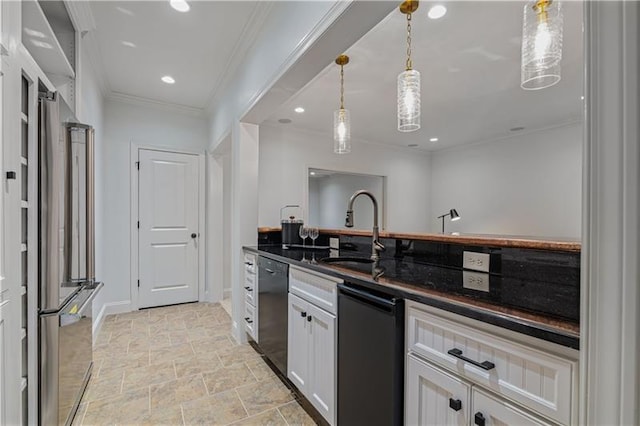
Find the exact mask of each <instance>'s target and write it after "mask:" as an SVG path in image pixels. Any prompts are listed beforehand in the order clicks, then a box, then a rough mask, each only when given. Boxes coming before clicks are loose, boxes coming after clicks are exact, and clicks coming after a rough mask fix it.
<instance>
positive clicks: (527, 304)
mask: <svg viewBox="0 0 640 426" xmlns="http://www.w3.org/2000/svg"><path fill="white" fill-rule="evenodd" d="M330 236H331V235H330V234H322V235H320V237H319V238H318V239H317V240H316V245H318V246H328V245H329V237H330ZM339 238H340V254H341V255H342V256H344V255H346V254H347V253H349V255H350V254H353V256H359V257H368V256H369V255H370V253H371V238H370V237H363V236H345V235H341V236H339ZM381 241H382V243H383V244H384V245H385V246H386V251H385V252H383V253H381V258H382V260H383V262H382V261H381V263H383V264H384V265H385V267H386V269H387V271H386V275H387V276H393V277H394V278H396V279H398V280H406V281H407V282H409V283H417V282H420V285H421V286H423V287H425V288H433V289H436V290H437V289H446V291H448V292H451V293H455V294H460V295H464V296H469V297H472V298H474V299H477V300H487V301H490V302H492V303H497V304H501V305H504V306H508V307H514V308H517V309H522V310H525V311H530V312H533V313H542V314H544V315H549V316H552V317H556V318H559V319H564V320H569V321H572V322H575V323H579V319H580V253H572V252H562V251H547V250H536V249H524V248H505V247H488V246H467V245H461V244H448V243H440V242H430V241H415V240H399V239H387V238H383V239H382V240H381ZM280 242H281V239H280V233H279V232H268V233H260V234H259V238H258V244H259V245H264V244H280ZM310 242H311V241H310V240H307V243H308V244H310ZM464 251H475V252H481V253H488V254H489V255H490V262H489V270H490V274H489V284H490V285H489V291H488V292H486V293H485V292H478V291H475V290H472V289H467V288H464V286H463V274H462V272H463V268H462V259H463V252H464ZM417 265H429V266H437V267H438V268H441V269H439V272H438V273H437V277H433V278H434V280H431V279H430V278H429V277H428V276H422V277H416V276H414V275H415V273H416V272H418V270H417V269H416V266H417ZM446 269H450V272H446ZM419 271H421V272H420V273H426V274H428V273H429V272H427V271H429V270H428V269H422V268H420V269H419ZM412 272H414V273H413V274H412Z"/></svg>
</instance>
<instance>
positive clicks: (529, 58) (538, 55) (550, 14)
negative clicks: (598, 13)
mask: <svg viewBox="0 0 640 426" xmlns="http://www.w3.org/2000/svg"><path fill="white" fill-rule="evenodd" d="M562 21H563V19H562V3H560V2H559V1H557V0H556V1H550V0H536V1H534V2H528V3H527V4H526V5H525V7H524V21H523V28H522V68H521V80H520V86H521V87H522V88H523V89H525V90H539V89H544V88H546V87H550V86H553V85H554V84H556V83H558V82H559V81H560V78H561V73H560V71H561V70H560V61H561V60H562V27H563V22H562Z"/></svg>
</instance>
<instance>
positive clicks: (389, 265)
mask: <svg viewBox="0 0 640 426" xmlns="http://www.w3.org/2000/svg"><path fill="white" fill-rule="evenodd" d="M245 249H246V250H249V251H253V252H255V253H257V254H259V255H261V256H265V257H268V258H271V259H274V260H278V261H281V262H286V263H289V264H292V265H297V266H300V267H304V268H308V269H311V270H315V271H318V272H322V273H325V274H328V275H332V276H336V277H339V278H341V279H344V280H345V281H349V282H351V283H355V284H358V285H361V286H364V287H368V288H371V289H374V290H378V291H383V292H386V293H390V294H393V295H396V296H400V297H403V298H406V299H411V300H415V301H418V302H421V303H424V304H427V305H431V306H434V307H437V308H440V309H443V310H447V311H450V312H454V313H457V314H460V315H463V316H467V317H470V318H474V319H477V320H480V321H483V322H487V323H490V324H493V325H497V326H499V327H503V328H506V329H510V330H513V331H517V332H521V333H524V334H527V335H529V336H533V337H537V338H540V339H544V340H547V341H550V342H553V343H557V344H560V345H563V346H567V347H571V348H574V349H578V348H579V335H580V328H579V289H578V288H576V287H575V286H564V285H557V284H552V285H551V284H549V283H548V282H543V281H536V280H535V279H527V280H523V279H515V278H508V277H503V276H500V275H495V274H491V275H490V276H489V289H488V290H489V291H479V290H474V289H470V288H465V287H464V286H463V280H462V277H463V271H462V270H461V269H459V268H449V267H442V266H438V265H433V264H427V263H424V262H423V261H421V260H420V259H413V258H411V257H404V258H403V259H401V260H399V259H392V258H383V259H382V260H381V261H380V262H379V263H378V264H377V265H372V264H350V265H349V266H343V265H340V266H338V265H337V264H330V263H325V262H323V261H322V259H323V258H326V257H329V250H320V249H316V250H311V249H307V250H302V249H299V248H295V249H293V248H292V249H283V248H282V246H281V245H279V244H278V245H261V246H259V247H245ZM341 255H343V256H354V254H353V253H349V252H347V253H341ZM355 256H359V257H366V255H363V254H362V253H357V254H355Z"/></svg>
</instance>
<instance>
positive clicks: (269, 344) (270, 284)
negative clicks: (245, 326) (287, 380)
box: [258, 256, 289, 376]
mask: <svg viewBox="0 0 640 426" xmlns="http://www.w3.org/2000/svg"><path fill="white" fill-rule="evenodd" d="M288 293H289V265H288V264H286V263H282V262H277V261H275V260H271V259H267V258H266V257H263V256H259V257H258V346H259V347H260V349H261V350H262V351H263V352H264V354H265V355H266V356H267V358H268V359H269V360H270V361H271V362H272V363H273V364H274V365H275V366H276V367H277V368H278V370H280V372H281V373H282V374H284V375H285V376H286V375H287V327H288V317H287V311H288V308H287V300H288V299H287V298H288Z"/></svg>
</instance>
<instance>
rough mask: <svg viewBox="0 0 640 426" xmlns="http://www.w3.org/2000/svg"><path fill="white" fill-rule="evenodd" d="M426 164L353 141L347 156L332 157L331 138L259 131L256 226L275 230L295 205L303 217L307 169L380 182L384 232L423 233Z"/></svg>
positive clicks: (425, 158) (421, 157) (414, 154)
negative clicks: (284, 209) (284, 212)
mask: <svg viewBox="0 0 640 426" xmlns="http://www.w3.org/2000/svg"><path fill="white" fill-rule="evenodd" d="M429 164H430V156H429V154H428V153H426V152H420V151H415V150H409V149H395V148H388V147H385V146H382V145H376V144H370V143H366V142H361V141H355V140H354V141H353V142H352V151H351V153H350V154H347V155H337V154H334V153H333V140H332V139H331V137H327V136H325V135H321V134H317V133H310V132H305V131H301V130H296V129H292V128H289V129H286V128H281V127H277V128H276V127H271V126H266V125H262V126H260V162H259V166H258V167H259V179H260V182H259V202H258V203H259V204H258V206H259V217H258V223H259V225H260V226H280V218H279V216H280V208H281V207H282V206H284V205H286V204H300V205H302V206H305V211H308V209H307V208H306V205H307V196H306V191H307V190H306V185H307V183H306V182H307V169H308V168H309V167H311V168H317V169H326V170H337V171H347V172H353V173H361V174H369V175H377V176H385V177H386V194H385V195H386V206H387V211H386V215H385V216H386V229H391V230H394V231H400V232H402V231H405V232H410V231H413V232H426V231H427V229H428V224H429V220H428V217H429V216H428V214H429V211H430V209H429V202H428V200H429V187H430V168H429ZM345 206H346V204H345ZM336 208H339V207H337V206H336ZM356 220H358V218H356ZM363 227H364V226H363Z"/></svg>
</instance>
